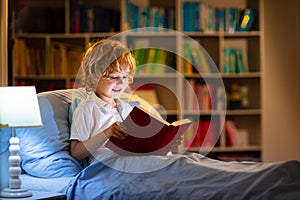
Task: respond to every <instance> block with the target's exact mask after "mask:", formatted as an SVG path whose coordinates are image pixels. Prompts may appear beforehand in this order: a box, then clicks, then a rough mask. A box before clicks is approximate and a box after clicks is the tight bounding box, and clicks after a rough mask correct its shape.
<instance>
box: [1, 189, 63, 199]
mask: <svg viewBox="0 0 300 200" xmlns="http://www.w3.org/2000/svg"><path fill="white" fill-rule="evenodd" d="M30 192H31V193H32V196H31V197H26V198H3V197H0V200H12V199H16V200H29V199H30V200H33V199H36V200H37V199H44V200H65V199H66V198H67V197H66V195H65V194H64V193H53V192H44V191H34V190H30Z"/></svg>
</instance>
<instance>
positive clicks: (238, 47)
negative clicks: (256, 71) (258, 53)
mask: <svg viewBox="0 0 300 200" xmlns="http://www.w3.org/2000/svg"><path fill="white" fill-rule="evenodd" d="M224 46H225V47H224V49H223V55H224V56H223V57H224V58H223V69H222V72H223V73H247V72H249V69H248V57H247V40H245V39H228V40H226V41H225V44H224Z"/></svg>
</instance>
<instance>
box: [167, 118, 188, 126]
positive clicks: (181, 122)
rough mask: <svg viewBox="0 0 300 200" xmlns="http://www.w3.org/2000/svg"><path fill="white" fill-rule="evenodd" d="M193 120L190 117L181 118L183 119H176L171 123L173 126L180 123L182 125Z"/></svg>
mask: <svg viewBox="0 0 300 200" xmlns="http://www.w3.org/2000/svg"><path fill="white" fill-rule="evenodd" d="M191 122H192V121H191V120H189V119H181V120H178V121H175V122H173V123H171V125H173V126H179V125H182V124H188V123H191Z"/></svg>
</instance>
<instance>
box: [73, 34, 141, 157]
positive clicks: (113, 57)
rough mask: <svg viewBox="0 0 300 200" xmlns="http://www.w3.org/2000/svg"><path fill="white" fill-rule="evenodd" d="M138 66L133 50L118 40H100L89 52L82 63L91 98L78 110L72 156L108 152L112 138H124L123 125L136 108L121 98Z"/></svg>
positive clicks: (86, 85)
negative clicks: (108, 144) (108, 142)
mask: <svg viewBox="0 0 300 200" xmlns="http://www.w3.org/2000/svg"><path fill="white" fill-rule="evenodd" d="M135 67H136V63H135V60H134V57H133V55H132V54H131V52H130V50H129V49H128V48H127V47H125V46H124V45H123V44H122V43H121V42H119V41H115V40H108V39H107V40H100V41H98V42H96V43H95V44H93V45H92V46H91V47H90V48H89V49H88V50H87V51H86V53H85V55H84V57H83V59H82V62H81V71H82V72H83V75H82V79H81V81H82V84H83V86H84V87H85V88H86V91H87V93H88V97H87V99H86V100H83V101H81V102H80V103H79V104H78V106H77V108H76V109H75V111H74V114H73V119H72V125H71V137H70V139H71V144H70V153H71V155H72V156H73V157H74V158H75V159H77V160H82V159H84V158H86V157H88V156H91V155H93V156H94V157H97V156H98V155H101V154H103V153H105V152H107V151H110V150H109V149H107V148H106V147H104V144H105V142H106V141H107V140H108V139H109V138H110V137H116V138H118V139H124V138H125V137H126V135H127V133H126V130H125V127H123V126H122V124H121V123H120V122H121V121H123V119H125V118H126V116H127V115H128V114H129V113H130V111H131V110H132V106H131V105H130V104H128V103H125V102H123V101H121V100H120V99H119V97H120V94H121V93H122V92H123V91H124V90H125V89H126V87H127V86H128V84H129V83H131V82H132V80H133V74H134V71H135Z"/></svg>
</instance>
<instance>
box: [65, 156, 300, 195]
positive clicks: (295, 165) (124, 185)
mask: <svg viewBox="0 0 300 200" xmlns="http://www.w3.org/2000/svg"><path fill="white" fill-rule="evenodd" d="M120 159H121V162H123V164H124V161H125V163H126V164H124V166H122V167H121V168H123V170H120V169H117V168H116V166H119V165H120ZM161 161H162V162H168V161H170V162H168V164H167V165H166V166H164V167H162V168H157V169H155V170H152V171H151V170H149V168H147V166H149V165H150V166H151V165H153V163H160V162H161ZM104 163H105V162H104ZM114 164H117V165H114ZM125 165H126V166H125ZM128 166H129V168H132V167H134V166H137V168H138V170H137V171H129V170H127V169H128ZM141 166H142V167H141ZM143 167H146V169H147V170H148V171H147V170H145V171H144V172H142V171H139V170H140V169H141V168H143ZM126 168H127V169H126ZM124 169H125V170H124ZM67 197H68V199H72V200H73V199H74V200H76V199H122V200H126V199H130V200H132V199H143V200H147V199H149V200H150V199H151V200H154V199H197V200H198V199H205V200H206V199H230V200H234V199H239V200H240V199H247V200H248V199H289V200H291V199H300V162H298V161H288V162H278V163H264V164H263V163H253V162H222V161H217V160H213V159H209V158H207V157H204V156H202V155H200V154H189V155H171V156H165V157H160V156H152V157H151V156H150V157H146V156H145V157H139V158H138V157H135V158H130V157H127V158H126V157H121V158H120V157H119V158H117V157H113V158H111V159H110V161H109V164H108V165H107V163H106V164H103V162H98V163H95V164H93V165H90V166H88V167H87V168H85V169H84V170H82V171H81V172H80V173H79V174H78V175H77V177H76V179H74V181H73V182H72V183H71V184H70V185H69V187H68V189H67Z"/></svg>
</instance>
